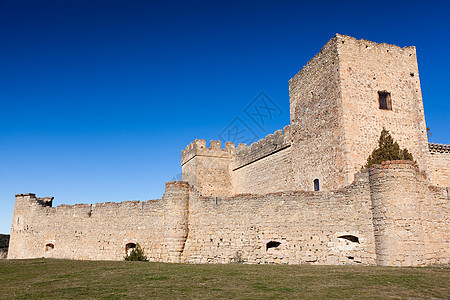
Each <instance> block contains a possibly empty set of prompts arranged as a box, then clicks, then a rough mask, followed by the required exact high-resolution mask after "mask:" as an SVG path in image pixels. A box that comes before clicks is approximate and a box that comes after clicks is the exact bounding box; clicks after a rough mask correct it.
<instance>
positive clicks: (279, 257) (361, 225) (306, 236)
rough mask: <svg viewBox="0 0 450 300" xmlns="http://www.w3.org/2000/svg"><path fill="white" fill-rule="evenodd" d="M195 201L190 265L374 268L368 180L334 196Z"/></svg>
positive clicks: (290, 194)
mask: <svg viewBox="0 0 450 300" xmlns="http://www.w3.org/2000/svg"><path fill="white" fill-rule="evenodd" d="M191 199H192V201H191V204H190V210H191V211H190V215H189V226H190V231H189V239H188V241H187V244H186V248H185V249H186V250H185V253H184V254H183V257H184V259H185V260H186V261H187V262H190V263H229V262H235V261H237V260H239V259H240V260H242V261H244V262H247V263H282V264H283V263H289V264H302V263H311V264H312V263H314V264H356V263H363V264H374V263H375V248H374V238H373V227H372V212H371V210H370V207H371V204H370V190H369V187H368V182H367V180H365V181H364V182H359V183H357V184H355V185H352V186H351V187H349V188H347V189H344V190H341V191H336V192H334V193H326V192H279V193H271V194H267V195H252V194H247V195H239V196H234V197H228V198H223V197H218V198H215V197H201V196H200V195H198V194H197V195H195V194H194V195H192V196H191ZM346 236H355V237H357V238H358V241H357V242H353V241H350V240H348V239H346V238H344V237H346ZM277 243H279V245H278V244H277ZM270 245H273V246H275V247H272V248H268V246H270Z"/></svg>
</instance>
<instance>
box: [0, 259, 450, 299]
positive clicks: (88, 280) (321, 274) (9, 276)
mask: <svg viewBox="0 0 450 300" xmlns="http://www.w3.org/2000/svg"><path fill="white" fill-rule="evenodd" d="M449 287H450V268H448V267H429V268H395V267H375V266H370V267H368V266H306V265H300V266H287V265H282V266H280V265H245V264H228V265H213V264H208V265H188V264H164V263H146V262H126V261H121V262H110V261H108V262H105V261H70V260H51V259H34V260H0V298H1V299H11V298H18V299H23V298H32V299H38V298H53V299H67V298H71V299H72V298H73V299H80V298H81V299H86V298H102V299H122V298H158V299H174V298H175V299H179V298H186V299H192V298H194V299H211V298H217V299H219V298H220V299H223V298H240V299H292V298H319V299H321V298H345V299H349V298H350V299H351V298H353V299H363V298H364V299H386V298H394V299H410V298H423V299H425V298H426V299H433V298H441V299H449V298H450V288H449Z"/></svg>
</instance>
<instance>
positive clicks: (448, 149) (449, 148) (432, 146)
mask: <svg viewBox="0 0 450 300" xmlns="http://www.w3.org/2000/svg"><path fill="white" fill-rule="evenodd" d="M428 150H429V151H430V152H438V153H450V145H444V144H436V143H428Z"/></svg>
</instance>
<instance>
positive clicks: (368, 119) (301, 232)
mask: <svg viewBox="0 0 450 300" xmlns="http://www.w3.org/2000/svg"><path fill="white" fill-rule="evenodd" d="M289 93H290V113H291V124H290V125H288V126H286V127H284V128H283V130H278V131H276V132H275V133H274V134H269V135H268V136H266V138H265V139H262V140H260V141H258V142H256V143H253V144H252V145H245V144H239V145H238V146H237V147H235V145H234V144H233V143H230V142H227V143H225V146H224V148H222V147H221V143H220V142H219V141H211V143H210V145H209V146H208V145H207V144H206V141H205V140H195V141H194V142H192V143H191V144H190V145H188V146H187V147H186V148H185V149H184V150H183V151H182V154H181V165H182V176H183V182H169V183H167V185H166V192H165V194H164V196H163V197H162V199H159V200H152V201H146V202H122V203H102V204H93V205H86V204H79V205H74V206H63V205H62V206H58V207H52V205H51V204H52V198H36V197H35V196H34V195H33V194H20V195H17V196H16V205H15V209H14V219H13V224H12V231H11V242H10V251H9V258H29V257H42V256H46V257H60V258H73V259H122V258H123V256H124V255H125V253H126V251H127V250H128V249H129V248H132V247H135V246H136V244H137V243H139V244H140V245H141V246H142V247H143V248H144V250H145V252H146V253H147V255H148V256H149V257H150V259H151V260H154V261H174V262H179V261H182V262H223V263H225V262H230V261H236V260H238V261H239V260H244V261H246V262H249V263H266V262H267V263H271V262H275V263H319V264H343V263H363V264H382V265H424V264H435V263H448V260H449V257H450V256H449V253H448V251H449V250H448V249H449V248H450V247H449V240H450V237H449V236H450V234H449V229H448V228H449V226H448V225H449V224H448V199H449V196H448V187H449V186H450V163H449V162H450V153H449V152H450V151H449V146H448V145H439V144H428V140H427V134H426V123H425V118H424V112H423V103H422V96H421V91H420V82H419V74H418V66H417V58H416V51H415V48H414V47H404V48H400V47H397V46H395V45H388V44H377V43H373V42H370V41H366V40H356V39H354V38H352V37H348V36H342V35H336V36H335V37H334V38H332V39H331V40H330V41H329V42H328V43H327V44H326V45H325V46H324V47H323V48H322V50H321V51H320V52H319V53H318V54H317V55H316V56H315V57H314V58H312V59H311V60H310V61H309V62H308V63H307V65H306V66H305V67H303V68H302V70H301V71H300V72H299V73H298V74H297V75H296V76H295V77H294V78H292V79H291V80H290V82H289ZM383 127H384V128H386V129H387V130H389V132H390V133H391V134H392V136H393V138H394V139H395V140H396V141H398V142H399V144H400V146H401V147H402V148H407V149H408V150H410V152H411V153H412V154H413V156H414V158H415V159H416V162H417V165H412V164H411V163H407V162H401V163H399V162H396V163H386V164H383V165H381V166H376V167H374V168H372V169H370V170H362V167H363V165H364V164H365V162H366V160H367V157H368V156H369V154H370V153H371V151H372V150H373V149H374V148H375V147H376V146H377V140H378V137H379V134H380V132H381V130H382V128H383ZM416 166H417V167H416ZM361 170H362V171H361ZM419 170H420V171H419ZM315 190H316V191H315Z"/></svg>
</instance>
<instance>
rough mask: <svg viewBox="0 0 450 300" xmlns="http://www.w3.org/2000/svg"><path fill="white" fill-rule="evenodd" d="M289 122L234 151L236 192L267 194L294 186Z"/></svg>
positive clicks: (290, 188) (234, 184)
mask: <svg viewBox="0 0 450 300" xmlns="http://www.w3.org/2000/svg"><path fill="white" fill-rule="evenodd" d="M290 146H291V134H290V126H286V127H284V131H281V130H278V131H276V132H275V133H274V134H269V135H268V136H266V138H265V139H262V140H259V141H258V142H257V143H253V144H252V145H251V146H246V145H244V144H240V145H239V147H238V148H237V149H236V153H235V160H236V162H235V166H234V169H233V172H232V176H233V188H234V193H233V194H242V193H252V194H267V193H273V192H278V191H287V190H293V189H294V188H293V186H292V154H291V149H290Z"/></svg>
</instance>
